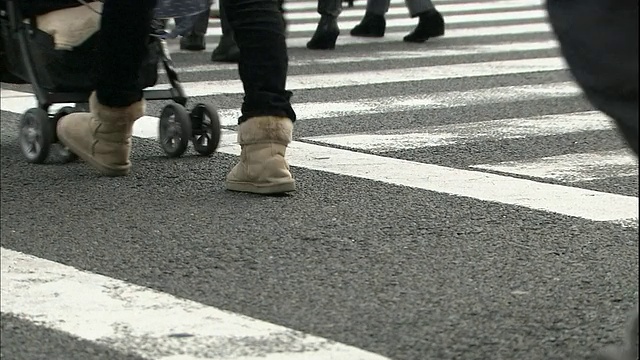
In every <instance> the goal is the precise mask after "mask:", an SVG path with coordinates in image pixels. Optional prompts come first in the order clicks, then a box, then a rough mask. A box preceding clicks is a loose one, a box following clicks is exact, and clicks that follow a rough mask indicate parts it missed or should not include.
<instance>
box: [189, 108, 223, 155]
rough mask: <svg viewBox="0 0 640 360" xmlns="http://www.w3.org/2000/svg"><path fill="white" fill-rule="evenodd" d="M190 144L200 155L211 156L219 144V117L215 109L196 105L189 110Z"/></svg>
mask: <svg viewBox="0 0 640 360" xmlns="http://www.w3.org/2000/svg"><path fill="white" fill-rule="evenodd" d="M191 124H193V130H192V133H191V142H192V143H193V148H194V149H195V150H196V151H197V152H198V154H200V155H204V156H209V155H211V154H213V153H214V152H215V151H216V149H217V148H218V144H220V117H219V116H218V111H217V110H216V108H215V107H213V106H212V105H209V104H197V105H196V106H195V107H194V108H193V110H191Z"/></svg>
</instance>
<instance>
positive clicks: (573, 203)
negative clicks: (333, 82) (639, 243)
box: [134, 116, 638, 224]
mask: <svg viewBox="0 0 640 360" xmlns="http://www.w3.org/2000/svg"><path fill="white" fill-rule="evenodd" d="M157 126H158V118H157V117H152V116H145V117H143V118H141V119H140V120H138V121H137V122H136V124H135V126H134V136H137V137H147V138H156V137H157ZM218 151H219V152H222V153H226V154H232V155H239V154H240V147H239V145H238V144H237V143H236V133H235V132H233V131H224V133H223V136H222V139H221V144H220V147H219V149H218ZM288 159H289V161H290V163H291V165H293V166H299V167H304V168H308V169H312V170H318V171H325V172H330V173H335V174H340V175H346V176H354V177H358V178H364V179H370V180H374V181H381V182H385V183H389V184H393V185H401V186H408V187H412V188H417V189H423V190H428V191H435V192H440V193H446V194H452V195H456V196H463V197H470V198H475V199H479V200H483V201H490V202H497V203H503V204H509V205H516V206H522V207H527V208H531V209H536V210H543V211H548V212H554V213H559V214H564V215H569V216H576V217H581V218H585V219H588V220H594V221H612V222H616V223H621V224H634V223H636V222H637V219H638V198H636V197H631V196H623V195H617V194H609V193H603V192H598V191H591V190H585V189H580V188H575V187H567V186H561V185H553V184H544V183H538V182H535V181H532V180H523V179H517V178H511V177H508V176H501V175H495V174H488V173H483V172H477V171H471V170H460V169H453V168H447V167H444V166H438V165H431V164H424V163H417V162H412V161H407V160H400V159H394V158H389V157H383V156H378V155H372V154H365V153H359V152H353V151H349V150H343V149H336V148H329V147H325V146H320V145H314V144H309V143H305V142H300V141H294V142H292V144H291V145H290V149H289V152H288Z"/></svg>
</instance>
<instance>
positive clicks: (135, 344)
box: [0, 248, 386, 360]
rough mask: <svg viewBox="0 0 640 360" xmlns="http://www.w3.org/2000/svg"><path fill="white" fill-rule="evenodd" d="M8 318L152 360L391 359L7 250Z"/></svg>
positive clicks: (4, 297) (5, 292)
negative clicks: (16, 318) (29, 322)
mask: <svg viewBox="0 0 640 360" xmlns="http://www.w3.org/2000/svg"><path fill="white" fill-rule="evenodd" d="M0 251H1V254H2V261H1V266H2V275H1V276H2V281H0V286H1V288H2V296H1V297H0V301H1V302H2V313H3V314H12V315H14V316H17V317H18V318H21V319H25V320H28V321H31V322H33V323H35V324H37V325H40V326H44V327H47V328H50V329H55V330H59V331H63V332H66V333H68V334H71V335H73V336H76V337H79V338H81V339H85V340H89V341H92V342H95V343H97V344H101V345H105V346H108V347H110V348H112V349H116V350H119V351H121V352H124V353H132V354H137V355H140V356H142V357H144V358H147V359H153V360H170V359H181V360H198V359H199V360H204V359H219V360H264V359H272V360H291V359H309V360H326V359H353V360H357V359H359V360H384V359H386V358H384V357H382V356H380V355H376V354H373V353H370V352H366V351H364V350H360V349H357V348H354V347H351V346H347V345H343V344H340V343H336V342H333V341H330V340H327V339H323V338H319V337H315V336H312V335H308V334H304V333H301V332H298V331H295V330H292V329H288V328H285V327H282V326H278V325H274V324H270V323H267V322H264V321H260V320H256V319H252V318H250V317H247V316H244V315H240V314H235V313H232V312H228V311H223V310H219V309H217V308H214V307H212V306H207V305H204V304H200V303H197V302H195V301H190V300H186V299H181V298H177V297H175V296H173V295H169V294H166V293H162V292H159V291H155V290H153V289H149V288H144V287H141V286H137V285H133V284H130V283H127V282H124V281H121V280H117V279H112V278H109V277H106V276H102V275H98V274H93V273H90V272H86V271H81V270H78V269H75V268H73V267H70V266H67V265H63V264H59V263H56V262H53V261H49V260H45V259H41V258H38V257H35V256H32V255H26V254H23V253H20V252H16V251H13V250H9V249H5V248H1V249H0Z"/></svg>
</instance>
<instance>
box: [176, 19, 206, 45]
mask: <svg viewBox="0 0 640 360" xmlns="http://www.w3.org/2000/svg"><path fill="white" fill-rule="evenodd" d="M179 21H183V19H176V25H177V23H178V22H179ZM208 26H209V9H208V10H207V11H204V12H202V13H200V14H198V15H196V17H195V19H194V22H193V28H192V29H191V31H189V33H188V34H187V35H185V36H183V37H182V38H181V39H180V49H181V50H190V51H202V50H204V49H205V48H206V46H207V43H206V42H205V38H204V36H205V35H206V34H207V28H208Z"/></svg>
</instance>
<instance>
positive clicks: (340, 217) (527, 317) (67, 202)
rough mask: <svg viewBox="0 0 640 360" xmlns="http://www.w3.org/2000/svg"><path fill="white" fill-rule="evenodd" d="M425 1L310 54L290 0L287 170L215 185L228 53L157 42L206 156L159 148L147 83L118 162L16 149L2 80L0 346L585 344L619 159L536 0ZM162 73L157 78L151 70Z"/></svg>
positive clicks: (233, 75)
mask: <svg viewBox="0 0 640 360" xmlns="http://www.w3.org/2000/svg"><path fill="white" fill-rule="evenodd" d="M471 1H472V0H451V1H442V2H437V3H436V6H438V8H439V9H440V11H441V12H442V13H443V14H444V16H445V21H446V22H447V33H446V35H445V36H444V37H442V38H438V39H432V40H429V41H428V42H426V43H425V44H406V43H403V42H402V40H401V39H402V36H403V35H405V34H406V33H408V32H409V31H410V30H411V29H412V28H413V26H414V24H416V23H417V19H409V18H408V16H407V13H406V9H405V7H404V5H403V3H402V2H401V1H398V0H393V1H392V7H391V11H390V12H389V14H388V15H387V24H388V27H387V35H386V36H385V38H383V39H357V38H353V37H351V36H350V35H349V30H350V29H351V28H352V27H353V26H354V25H355V24H356V23H357V22H358V21H359V20H360V18H361V17H362V15H363V14H364V2H363V1H356V6H355V8H352V9H345V10H344V12H343V15H342V16H341V18H340V26H341V31H342V34H341V36H340V38H339V40H338V46H337V48H336V50H335V51H310V50H307V49H305V48H304V44H305V43H306V41H307V40H308V39H309V38H310V37H311V35H312V33H313V30H314V29H315V24H316V22H317V19H318V15H317V14H316V13H315V3H314V2H300V1H290V2H289V5H288V7H289V9H290V12H289V13H288V15H287V16H288V18H289V24H290V27H289V46H290V50H289V51H290V52H289V54H290V76H289V79H288V86H289V88H290V89H291V90H292V91H293V92H294V98H293V103H294V109H295V110H296V111H297V112H298V114H299V121H298V122H297V123H296V127H295V131H294V140H295V141H294V143H293V144H292V145H291V147H290V148H289V152H288V156H289V159H290V162H291V165H292V171H293V174H294V176H295V177H296V178H297V181H298V185H299V190H298V191H297V192H296V193H294V194H293V195H291V196H286V197H262V196H255V195H248V194H239V193H231V192H227V191H225V189H224V177H225V175H226V174H227V172H228V171H229V169H230V168H231V167H232V166H233V164H234V163H235V161H236V156H237V154H238V153H239V147H238V146H237V144H235V132H234V131H235V130H236V127H235V124H236V118H237V116H238V109H239V107H240V104H241V100H242V88H241V84H240V82H239V81H238V75H237V70H236V67H235V65H232V64H231V65H230V64H217V63H211V62H210V61H209V56H210V52H211V50H213V48H214V47H215V46H216V44H217V41H218V38H219V34H220V27H219V22H218V21H217V20H211V25H210V28H209V35H208V37H207V40H208V43H207V50H206V51H204V52H195V53H194V52H184V51H180V50H179V49H178V46H177V43H176V41H173V40H172V41H170V42H169V45H170V48H171V49H172V51H173V59H174V61H175V63H176V65H177V66H178V68H179V74H180V78H181V80H182V81H183V82H184V85H185V88H186V90H187V93H188V94H189V95H190V96H191V98H190V106H192V105H193V104H195V103H197V102H208V103H211V104H214V105H215V106H217V107H218V108H219V109H220V115H221V121H222V123H223V125H224V128H225V133H224V136H223V141H222V144H221V145H220V148H219V151H218V152H217V153H216V154H214V155H213V156H212V157H211V158H203V157H200V156H197V155H196V154H195V152H194V151H193V150H192V149H190V150H189V151H188V152H187V153H186V154H185V155H184V156H183V157H182V158H179V159H168V158H167V157H166V156H165V155H164V153H163V152H162V150H161V149H160V146H159V144H158V141H157V140H156V137H157V116H158V115H159V114H160V111H161V109H162V106H164V105H165V104H166V102H163V101H156V102H150V103H148V106H147V115H148V116H146V117H145V118H143V119H141V120H139V121H138V122H137V123H136V128H135V129H134V133H135V136H136V137H135V138H134V149H133V155H132V157H133V162H134V169H133V172H132V174H131V176H129V177H126V178H117V179H112V178H101V177H99V176H97V175H96V173H95V172H94V171H93V170H92V169H90V168H89V167H88V166H86V165H85V164H83V163H81V162H75V163H70V164H60V163H59V162H57V161H56V159H55V157H54V158H52V159H51V160H50V161H48V162H47V163H46V164H43V165H33V164H28V163H27V162H26V161H25V159H24V158H23V156H22V154H21V152H20V149H19V146H18V140H17V139H18V126H17V124H18V121H19V117H20V114H22V113H23V112H24V111H25V110H26V109H28V108H29V107H31V106H33V101H34V100H33V97H32V96H31V95H30V94H29V92H30V91H31V89H30V87H28V86H15V85H9V84H3V85H2V94H1V95H2V113H1V116H2V121H1V122H0V123H1V139H0V140H1V150H2V152H1V166H2V168H1V170H2V171H1V179H2V182H1V186H0V191H1V195H2V208H1V230H2V236H1V242H2V282H1V284H2V296H1V299H2V318H1V324H2V325H1V331H0V333H1V336H2V345H1V357H2V359H7V360H33V359H61V360H63V359H64V360H71V359H82V360H92V359H143V358H147V359H172V360H178V359H227V360H231V359H233V360H240V359H245V360H247V359H251V360H254V359H255V360H257V359H271V360H290V359H296V360H297V359H305V360H306V359H311V360H314V359H323V360H324V359H327V360H330V359H338V360H341V359H347V360H356V359H361V360H373V359H394V360H425V359H434V360H449V359H474V360H475V359H493V360H499V359H509V360H512V359H513V360H515V359H522V360H542V359H545V360H549V359H558V360H560V359H562V360H567V359H586V358H588V356H590V354H592V353H593V352H594V351H596V350H598V349H599V348H601V347H602V346H605V345H607V344H612V343H616V342H618V341H619V340H620V339H621V330H622V328H623V326H624V322H625V318H626V316H627V313H628V311H629V310H630V309H631V308H633V306H634V305H635V302H636V301H637V297H638V293H637V289H638V286H637V280H638V227H637V221H638V220H637V219H638V166H637V162H636V160H635V158H634V157H632V156H631V155H630V154H629V153H628V152H627V150H626V147H625V145H624V143H623V142H622V141H621V139H620V137H619V136H618V134H617V132H616V130H615V129H614V128H613V126H612V124H611V122H610V121H609V119H607V118H606V117H604V116H603V115H601V114H600V113H598V112H595V111H593V108H592V107H591V106H590V105H589V104H588V103H587V102H586V101H585V100H584V99H583V98H582V97H581V94H580V91H579V90H578V89H577V88H576V86H575V85H574V84H573V83H572V81H571V77H570V75H569V74H568V72H567V70H566V65H565V64H564V62H563V61H562V60H561V59H560V58H559V53H558V48H557V43H556V42H555V40H554V37H553V35H552V34H551V33H550V29H549V25H548V24H547V22H546V14H545V12H544V9H543V8H542V6H541V4H540V1H539V0H535V1H534V0H498V1H479V2H471ZM162 80H164V78H162Z"/></svg>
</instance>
